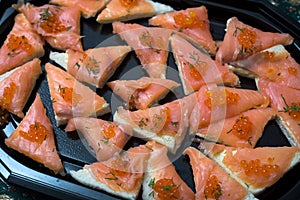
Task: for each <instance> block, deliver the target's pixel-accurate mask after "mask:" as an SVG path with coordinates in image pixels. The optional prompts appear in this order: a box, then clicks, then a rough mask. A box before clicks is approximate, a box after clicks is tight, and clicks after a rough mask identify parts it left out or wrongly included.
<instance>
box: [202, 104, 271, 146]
mask: <svg viewBox="0 0 300 200" xmlns="http://www.w3.org/2000/svg"><path fill="white" fill-rule="evenodd" d="M275 116H276V111H275V110H274V109H272V108H256V109H250V110H247V111H245V112H242V113H241V114H239V115H236V116H233V117H229V118H226V119H225V120H221V121H217V122H214V123H211V124H209V125H208V126H207V127H204V128H201V129H199V130H198V131H197V133H196V135H198V136H199V137H202V138H205V139H207V140H210V141H214V142H218V143H222V144H225V145H229V146H233V147H248V148H254V147H255V145H256V143H257V141H258V140H259V138H260V137H261V136H262V134H263V131H264V128H265V126H266V124H267V123H268V121H270V120H271V119H273V118H275Z"/></svg>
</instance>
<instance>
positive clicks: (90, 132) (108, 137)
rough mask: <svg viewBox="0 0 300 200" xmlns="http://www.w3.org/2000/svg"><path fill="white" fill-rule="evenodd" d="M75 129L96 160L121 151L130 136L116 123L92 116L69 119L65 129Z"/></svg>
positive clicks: (105, 158)
mask: <svg viewBox="0 0 300 200" xmlns="http://www.w3.org/2000/svg"><path fill="white" fill-rule="evenodd" d="M75 130H78V133H79V135H80V138H81V139H82V140H83V141H85V142H86V143H87V145H88V147H87V149H88V150H91V153H92V154H93V155H95V157H96V159H97V160H98V161H105V160H108V159H109V158H111V157H113V155H114V154H115V153H119V152H121V151H122V149H123V147H124V146H125V144H126V143H127V141H128V140H129V138H130V136H128V135H126V134H125V133H124V131H123V130H122V128H121V127H119V126H118V124H117V123H115V122H109V121H105V120H102V119H97V118H92V117H89V118H86V117H76V118H72V119H70V120H69V121H68V124H67V126H66V128H65V131H75ZM84 144H85V143H84Z"/></svg>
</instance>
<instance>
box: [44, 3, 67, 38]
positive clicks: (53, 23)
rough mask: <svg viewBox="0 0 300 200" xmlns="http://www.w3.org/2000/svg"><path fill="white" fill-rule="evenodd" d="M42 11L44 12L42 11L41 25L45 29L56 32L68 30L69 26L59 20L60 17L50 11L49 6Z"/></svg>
mask: <svg viewBox="0 0 300 200" xmlns="http://www.w3.org/2000/svg"><path fill="white" fill-rule="evenodd" d="M42 11H43V12H42V13H40V19H41V24H40V26H41V28H42V29H44V31H46V32H48V33H54V34H56V33H61V32H64V31H67V30H68V28H67V27H66V26H64V25H63V24H62V23H61V21H59V18H58V17H57V16H56V15H55V14H54V13H51V12H50V11H49V7H48V8H44V9H42Z"/></svg>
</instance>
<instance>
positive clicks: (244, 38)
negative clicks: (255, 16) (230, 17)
mask: <svg viewBox="0 0 300 200" xmlns="http://www.w3.org/2000/svg"><path fill="white" fill-rule="evenodd" d="M239 30H240V34H239V35H238V37H237V38H238V42H239V43H240V45H242V46H243V48H244V49H252V47H253V46H254V43H255V41H256V37H257V36H256V32H255V31H252V30H250V29H248V28H243V29H239Z"/></svg>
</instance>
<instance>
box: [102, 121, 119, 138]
mask: <svg viewBox="0 0 300 200" xmlns="http://www.w3.org/2000/svg"><path fill="white" fill-rule="evenodd" d="M102 134H103V136H104V137H105V138H107V139H110V138H113V137H115V135H116V133H115V126H114V125H113V124H110V125H109V126H108V127H105V128H104V129H103V130H102Z"/></svg>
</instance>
